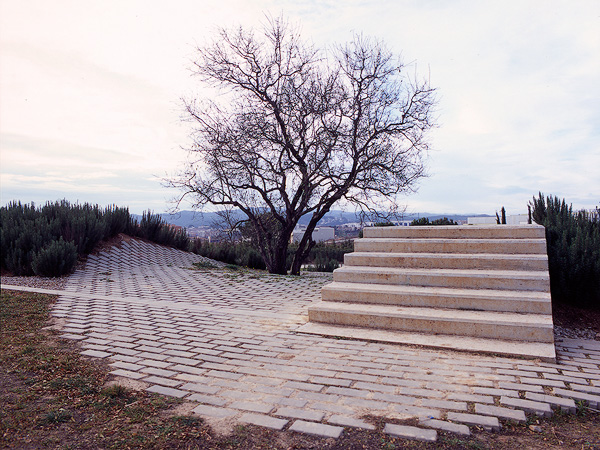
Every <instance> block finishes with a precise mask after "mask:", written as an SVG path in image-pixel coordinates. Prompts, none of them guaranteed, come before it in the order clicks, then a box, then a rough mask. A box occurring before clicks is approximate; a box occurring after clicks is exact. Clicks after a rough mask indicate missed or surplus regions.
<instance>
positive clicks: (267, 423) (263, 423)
mask: <svg viewBox="0 0 600 450" xmlns="http://www.w3.org/2000/svg"><path fill="white" fill-rule="evenodd" d="M239 420H240V422H244V423H250V424H253V425H258V426H260V427H265V428H270V429H272V430H278V431H281V430H282V429H283V428H284V427H285V426H286V425H287V423H288V421H287V420H285V419H277V418H276V417H270V416H265V415H263V414H252V413H246V414H243V415H242V417H240V419H239Z"/></svg>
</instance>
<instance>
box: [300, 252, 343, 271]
mask: <svg viewBox="0 0 600 450" xmlns="http://www.w3.org/2000/svg"><path fill="white" fill-rule="evenodd" d="M338 267H340V263H339V261H338V260H337V259H332V258H327V257H323V256H319V257H317V258H316V259H315V261H314V262H313V264H312V265H309V266H307V268H306V270H308V271H309V272H333V271H334V270H335V269H337V268H338Z"/></svg>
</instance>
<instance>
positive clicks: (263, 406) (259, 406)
mask: <svg viewBox="0 0 600 450" xmlns="http://www.w3.org/2000/svg"><path fill="white" fill-rule="evenodd" d="M229 407H230V408H234V409H241V410H244V411H252V412H257V413H264V414H268V413H270V412H271V411H273V409H274V406H273V405H269V404H267V403H259V402H243V401H237V402H233V403H231V404H230V405H229Z"/></svg>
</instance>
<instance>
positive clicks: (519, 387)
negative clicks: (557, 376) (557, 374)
mask: <svg viewBox="0 0 600 450" xmlns="http://www.w3.org/2000/svg"><path fill="white" fill-rule="evenodd" d="M498 386H499V387H500V388H501V389H512V390H515V391H529V392H538V393H540V394H541V393H543V392H544V388H543V387H542V386H536V385H534V384H519V383H509V382H502V381H501V382H500V383H498Z"/></svg>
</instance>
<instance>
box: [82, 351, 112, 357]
mask: <svg viewBox="0 0 600 450" xmlns="http://www.w3.org/2000/svg"><path fill="white" fill-rule="evenodd" d="M81 354H82V355H85V356H93V357H94V358H106V357H108V356H111V354H110V353H106V352H101V351H99V350H85V351H83V352H81Z"/></svg>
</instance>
